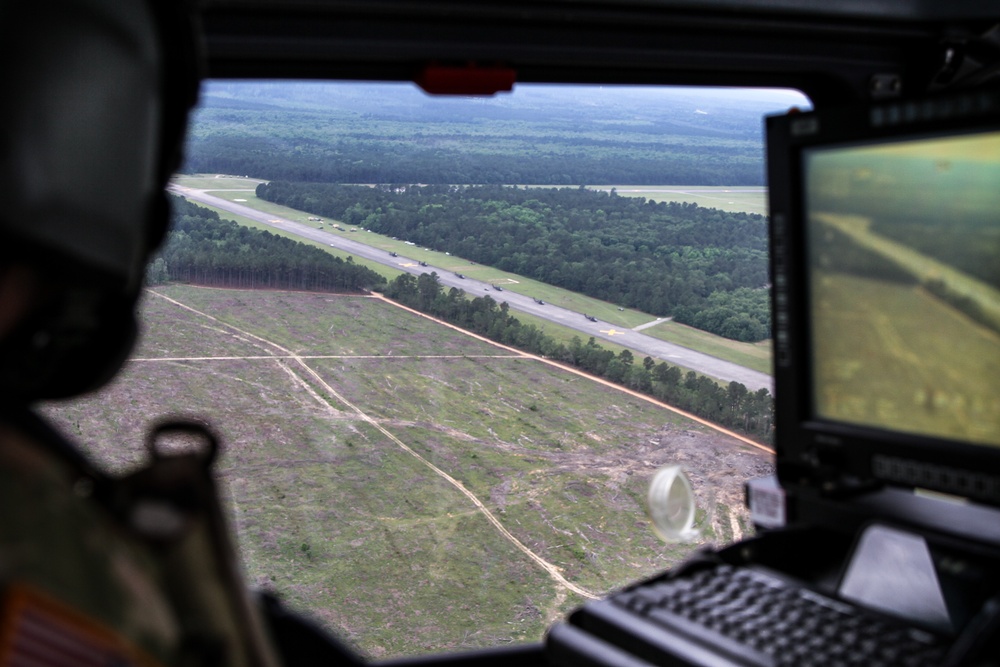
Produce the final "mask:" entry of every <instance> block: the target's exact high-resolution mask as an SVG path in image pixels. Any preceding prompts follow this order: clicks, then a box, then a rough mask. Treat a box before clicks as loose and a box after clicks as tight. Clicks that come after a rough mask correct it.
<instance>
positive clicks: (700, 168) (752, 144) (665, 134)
mask: <svg viewBox="0 0 1000 667" xmlns="http://www.w3.org/2000/svg"><path fill="white" fill-rule="evenodd" d="M783 99H784V98H776V97H775V93H774V92H771V93H770V94H769V96H768V97H767V98H766V99H765V98H763V97H760V96H755V95H754V94H753V93H752V92H749V91H740V92H735V91H729V92H724V91H710V90H705V89H701V90H698V91H697V92H692V91H691V90H690V89H683V88H676V89H664V88H659V89H656V88H635V87H633V88H623V87H610V86H609V87H604V88H600V87H590V88H583V87H572V88H570V87H559V86H519V87H518V89H517V90H516V91H515V93H514V94H512V95H498V96H496V97H492V98H462V97H459V98H455V97H429V96H427V95H424V94H423V93H421V92H420V91H418V90H416V89H415V88H414V87H412V86H405V85H404V86H400V85H398V84H397V85H388V84H347V83H344V84H330V83H305V82H299V83H295V84H288V83H268V82H210V83H208V84H206V86H205V88H204V90H203V93H202V104H201V106H200V108H199V110H198V112H197V114H196V117H195V121H196V122H195V123H194V126H193V127H192V130H191V133H190V138H189V142H188V147H187V151H186V154H187V162H186V164H185V166H184V170H185V171H187V172H189V173H225V174H241V175H249V176H253V177H256V178H262V179H267V180H284V181H312V182H325V183H437V184H456V183H457V184H486V183H493V184H515V183H516V184H522V185H523V184H532V185H581V184H613V183H621V184H625V183H627V184H634V185H640V184H650V185H663V184H675V185H681V184H687V185H762V184H763V182H764V159H763V149H762V143H763V142H762V129H761V128H762V123H761V118H762V116H763V115H764V114H766V113H768V112H773V111H783V110H785V109H787V108H788V106H789V105H790V104H800V103H801V102H800V101H801V100H802V99H803V98H801V96H798V97H797V98H795V99H796V101H794V102H789V103H784V102H783ZM790 99H791V98H790Z"/></svg>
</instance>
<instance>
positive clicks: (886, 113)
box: [766, 92, 1000, 507]
mask: <svg viewBox="0 0 1000 667" xmlns="http://www.w3.org/2000/svg"><path fill="white" fill-rule="evenodd" d="M766 130H767V155H768V182H769V202H770V223H771V281H772V305H773V316H774V322H773V329H774V380H775V446H776V450H777V472H778V477H779V479H780V480H781V482H782V484H783V485H784V486H786V487H789V486H799V487H809V488H814V489H816V490H818V491H819V492H821V493H825V494H845V493H848V494H849V493H852V492H863V491H867V490H871V489H874V488H878V487H880V486H883V485H888V486H894V487H900V488H906V489H926V490H929V491H934V492H940V493H946V494H951V495H954V496H959V497H962V498H967V499H970V500H973V501H976V502H979V503H983V504H987V505H991V506H996V507H1000V446H996V447H995V446H991V445H978V444H971V443H966V442H960V441H955V440H951V439H947V438H940V437H932V436H926V435H916V434H912V433H904V432H898V431H891V430H884V429H881V428H877V427H873V426H865V425H859V424H851V423H846V422H839V421H834V420H831V419H826V418H823V417H819V416H817V415H815V414H813V409H814V401H813V392H814V385H813V378H812V364H813V357H812V348H811V344H812V335H811V331H810V326H811V323H810V311H809V273H808V268H809V267H808V262H809V249H808V245H807V243H808V239H807V226H806V224H805V216H806V209H805V206H806V202H805V168H804V162H805V159H804V155H805V153H806V152H807V151H809V150H811V149H817V148H826V147H830V148H834V147H840V146H845V147H846V146H852V145H853V146H857V145H868V144H877V143H879V142H882V141H884V142H899V141H902V140H906V139H909V138H912V139H920V138H930V137H938V138H940V137H946V136H957V135H964V134H975V133H977V132H987V131H1000V95H998V94H996V93H992V92H974V93H968V94H966V95H963V96H959V97H941V98H930V99H924V100H901V101H896V102H891V103H886V104H881V105H876V106H870V107H853V108H845V109H824V110H819V111H814V112H808V113H790V114H786V115H782V116H773V117H769V118H767V119H766Z"/></svg>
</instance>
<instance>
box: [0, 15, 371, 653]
mask: <svg viewBox="0 0 1000 667" xmlns="http://www.w3.org/2000/svg"><path fill="white" fill-rule="evenodd" d="M185 4H186V3H184V2H179V1H170V2H167V1H164V2H158V1H155V0H150V1H148V2H145V1H143V0H130V1H129V2H122V1H121V0H53V1H52V2H47V3H37V2H35V3H33V2H29V1H27V0H0V90H3V92H4V103H3V104H2V105H0V516H2V517H3V519H2V520H0V664H3V665H6V664H15V663H20V662H22V661H24V662H26V664H45V665H62V664H66V665H76V664H116V665H175V664H176V665H261V666H265V665H276V664H280V663H281V662H287V663H288V664H305V663H304V662H303V659H304V656H305V655H306V651H309V650H312V649H316V648H322V649H323V650H326V651H328V652H327V659H328V660H329V658H330V657H334V658H338V657H339V659H341V661H346V662H356V661H357V660H356V658H355V657H354V656H353V655H351V654H350V653H349V652H347V651H343V650H341V649H340V648H339V647H338V646H337V645H336V644H335V643H331V642H329V641H328V640H326V638H325V637H322V636H320V634H319V633H317V632H316V631H314V630H313V629H312V628H311V627H310V626H308V624H304V623H301V622H299V621H297V620H296V619H295V618H294V617H292V616H290V615H289V614H287V613H285V612H283V611H282V610H281V608H280V606H277V605H276V604H275V603H273V602H272V603H270V604H269V605H266V606H262V605H260V604H257V603H256V602H255V601H254V599H252V598H251V597H250V596H249V595H247V593H246V590H245V588H244V587H243V585H242V580H241V579H240V577H239V570H238V568H237V567H236V566H235V562H234V561H235V560H236V559H235V558H234V553H233V551H232V549H231V548H230V547H229V542H228V534H227V531H225V529H224V526H222V524H221V520H220V516H221V513H220V512H219V511H218V506H217V502H216V500H215V494H214V487H213V486H212V480H211V475H210V474H209V473H208V464H209V463H210V462H211V458H212V455H213V454H214V451H215V449H214V447H215V445H214V438H213V437H212V436H211V434H210V433H209V432H207V431H205V430H203V429H199V428H196V427H194V426H192V425H191V424H180V425H176V424H175V425H172V426H167V427H164V428H165V429H170V428H174V429H180V430H182V431H197V432H198V433H197V435H199V436H201V437H203V439H205V440H206V441H207V445H206V446H205V447H204V448H203V450H202V451H200V452H196V453H194V454H192V455H185V456H176V457H173V458H172V459H170V460H167V459H166V458H162V459H159V460H157V461H156V462H155V464H153V465H151V466H149V467H148V468H147V469H145V470H142V471H140V472H138V473H136V474H134V475H132V476H130V477H129V478H125V479H112V478H110V477H108V476H107V475H105V474H103V473H102V472H101V471H99V470H98V469H96V468H95V467H94V466H93V465H91V464H90V463H89V462H88V461H87V460H86V459H85V457H84V456H82V455H81V454H80V453H79V452H78V451H77V450H76V449H75V448H74V447H73V446H72V445H71V444H70V443H68V442H67V441H66V440H65V439H64V438H63V437H62V436H61V435H60V434H58V433H56V432H55V431H54V430H53V429H52V428H50V427H49V426H48V425H47V424H46V423H45V422H44V421H43V420H41V419H40V418H39V417H37V416H36V415H35V414H34V413H33V412H32V410H31V405H32V404H33V403H34V402H36V401H38V400H42V399H52V398H62V397H70V396H75V395H78V394H80V393H82V392H85V391H88V390H91V389H94V388H97V387H99V386H101V385H102V384H103V383H105V382H106V381H107V380H108V379H110V378H111V377H112V376H113V375H114V374H115V373H116V372H117V371H118V370H119V368H120V367H121V365H122V363H123V362H124V360H125V358H126V357H127V355H128V353H129V351H130V349H131V346H132V343H133V340H134V338H135V332H136V323H135V309H136V302H137V298H138V295H139V292H140V288H141V286H142V279H143V275H144V272H145V265H146V262H147V260H148V259H149V257H150V255H151V254H152V253H153V252H154V250H155V249H156V247H157V246H158V244H159V243H160V241H161V240H162V239H163V237H164V234H165V231H166V227H167V218H168V210H167V209H168V206H167V200H166V196H165V192H164V188H165V186H166V184H167V180H168V178H169V177H170V175H171V174H172V173H173V171H174V169H175V168H177V166H178V165H179V162H180V152H181V145H182V141H183V137H184V132H185V128H186V123H187V116H188V112H189V111H190V109H191V108H192V106H193V105H194V103H195V100H196V97H197V90H198V81H199V79H198V75H197V62H198V59H197V57H196V54H197V49H196V48H195V47H196V34H197V33H196V31H195V30H194V28H193V25H194V21H193V13H192V12H190V11H188V10H187V8H186V7H185ZM155 458H156V457H154V459H155ZM275 646H278V647H279V649H280V650H275V648H274V647H275ZM282 647H283V649H282ZM329 650H332V651H333V653H329ZM296 651H298V652H297V653H296ZM282 653H283V658H284V660H283V659H282V655H280V654H282ZM327 664H330V663H329V661H328V662H327Z"/></svg>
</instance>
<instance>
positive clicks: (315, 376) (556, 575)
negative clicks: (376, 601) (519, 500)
mask: <svg viewBox="0 0 1000 667" xmlns="http://www.w3.org/2000/svg"><path fill="white" fill-rule="evenodd" d="M149 292H150V293H151V294H154V295H156V296H157V297H159V298H161V299H164V300H166V301H167V302H169V303H172V304H174V305H175V306H177V307H179V308H183V309H184V310H187V311H190V312H192V313H195V314H196V315H198V316H200V317H204V318H207V319H209V320H211V321H213V322H217V323H218V324H220V325H223V326H225V327H227V328H229V329H231V330H233V331H236V332H239V333H240V334H242V335H244V336H247V337H248V338H249V339H251V340H255V341H258V342H259V343H261V344H263V345H266V346H270V347H271V348H274V349H275V350H278V351H279V352H281V353H282V355H281V357H280V358H279V357H277V355H271V356H270V357H265V358H277V359H278V365H279V366H280V367H281V369H282V370H284V371H285V372H286V373H288V375H289V376H290V377H291V378H292V380H293V381H294V382H296V383H297V384H299V385H300V386H302V387H303V388H304V389H305V390H306V391H307V392H309V394H310V395H311V396H312V397H313V398H314V399H315V400H316V401H318V402H319V403H320V404H322V405H323V406H324V407H325V408H326V409H328V410H334V408H333V406H332V405H330V403H329V402H328V401H326V400H325V399H323V397H322V396H320V395H319V394H318V393H316V391H315V390H314V389H313V388H312V387H311V386H310V385H309V383H308V382H307V381H306V380H305V379H304V378H303V377H302V376H300V375H299V374H298V373H297V372H295V370H294V369H293V368H292V367H291V366H290V365H289V364H287V363H285V361H286V360H287V361H292V362H294V363H295V364H296V365H297V366H299V367H300V368H301V369H302V370H304V371H305V373H306V374H307V375H308V376H309V377H310V378H312V380H313V381H314V382H315V383H316V384H318V385H319V386H320V387H322V388H323V389H324V390H325V391H328V392H330V395H331V396H333V397H334V398H335V399H336V400H337V401H339V402H340V403H341V404H343V405H345V406H347V407H348V408H349V409H350V410H351V411H353V412H354V413H355V414H357V415H358V416H359V417H360V418H361V419H362V420H364V421H365V422H367V423H368V424H370V425H371V426H372V427H374V428H375V429H377V430H378V431H379V432H380V433H382V434H383V435H384V436H385V437H386V438H388V439H389V440H391V441H392V442H393V443H395V444H396V445H397V446H398V447H399V448H400V449H402V450H403V451H405V452H406V453H408V454H410V455H411V456H413V457H414V458H416V459H417V460H418V461H420V462H421V463H422V464H423V465H425V466H426V467H428V468H429V469H430V470H432V471H433V472H434V474H436V475H438V476H439V477H441V478H442V479H444V480H445V481H447V482H448V483H449V484H451V485H452V486H453V487H455V488H456V489H457V490H458V491H459V492H460V493H461V494H462V495H464V496H465V497H466V498H468V499H469V501H470V502H472V504H473V505H474V506H475V507H476V508H477V509H478V510H479V512H480V513H481V514H483V516H485V517H486V520H487V521H489V522H490V523H491V524H492V525H493V526H494V528H496V529H497V531H498V532H499V533H500V534H501V535H503V537H504V538H506V539H507V540H508V541H510V542H511V543H512V544H513V545H514V546H515V547H516V548H517V549H518V550H519V551H521V552H522V553H524V554H525V555H526V556H527V557H528V558H530V559H531V560H533V561H534V562H535V563H536V564H538V565H539V566H540V567H541V568H542V569H543V570H545V571H546V572H547V573H548V574H549V576H550V577H552V579H554V580H555V581H556V582H557V583H558V584H560V585H561V586H563V587H565V588H566V589H568V590H570V591H572V592H574V593H576V594H577V595H580V596H582V597H585V598H589V599H592V600H596V599H597V598H598V596H597V595H595V594H594V593H591V592H590V591H588V590H586V589H584V588H582V587H580V586H577V585H576V584H574V583H573V582H571V581H569V580H568V579H566V578H565V577H564V576H563V575H562V573H561V572H560V571H559V568H558V567H556V566H555V565H553V564H552V563H550V562H548V561H547V560H545V559H543V558H542V557H541V556H539V555H538V554H536V553H535V552H534V551H532V550H531V549H529V548H528V547H527V546H525V545H524V543H522V542H521V541H520V540H518V539H517V537H515V536H514V535H513V534H512V533H511V532H510V531H509V530H507V529H506V528H505V527H504V525H503V524H502V523H500V520H499V519H497V518H496V516H495V515H494V514H493V513H492V512H491V511H490V510H489V509H488V508H487V507H486V505H484V504H483V502H482V501H481V500H479V498H477V497H476V495H475V494H474V493H472V492H471V491H469V490H468V489H467V488H466V487H465V485H464V484H462V483H461V482H460V481H459V480H457V479H455V478H454V477H452V476H451V475H449V474H448V473H446V472H445V471H444V470H442V469H441V468H438V467H437V466H436V465H434V464H433V463H431V462H430V461H428V460H427V459H425V458H424V457H423V456H421V455H420V454H418V453H417V452H416V451H414V450H413V449H412V448H411V447H409V446H408V445H406V443H404V442H403V441H402V440H400V439H399V438H397V437H396V436H395V435H393V434H392V433H390V432H389V431H388V430H386V429H385V428H384V427H383V426H382V425H381V424H380V423H378V421H376V420H375V419H374V418H372V417H371V416H369V415H368V414H366V413H365V412H364V411H362V410H361V408H359V407H358V406H356V405H354V404H353V403H351V402H350V401H348V400H347V399H346V398H345V397H344V396H342V395H341V394H340V393H339V392H337V390H335V389H334V388H333V387H331V386H330V385H329V384H328V383H327V382H326V381H325V380H324V379H323V378H322V377H321V376H320V375H319V373H317V372H316V371H315V370H313V369H312V368H311V367H310V366H309V365H308V364H306V362H305V359H304V358H303V357H302V356H300V355H297V354H295V353H294V352H293V351H291V350H289V349H287V348H285V347H282V346H281V345H279V344H277V343H275V342H272V341H269V340H267V339H266V338H262V337H260V336H257V335H256V334H253V333H250V332H249V331H245V330H243V329H240V328H239V327H235V326H233V325H230V324H228V323H225V322H222V321H221V320H218V319H217V318H215V317H213V316H211V315H209V314H207V313H203V312H201V311H199V310H197V309H195V308H192V307H191V306H188V305H186V304H184V303H181V302H180V301H177V300H176V299H171V298H170V297H168V296H166V295H164V294H160V293H159V292H156V291H153V290H149ZM386 301H387V302H388V303H392V302H391V301H388V300H386ZM414 312H416V311H414ZM442 324H445V325H446V326H449V327H451V328H453V329H456V330H458V331H463V330H462V329H458V328H457V327H453V326H451V325H447V324H446V323H442ZM465 333H468V332H465ZM501 347H502V346H501ZM265 349H266V348H265ZM504 349H511V350H513V348H504ZM514 352H518V351H517V350H514ZM526 356H527V355H526Z"/></svg>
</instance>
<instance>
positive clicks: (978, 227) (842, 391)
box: [767, 93, 1000, 506]
mask: <svg viewBox="0 0 1000 667" xmlns="http://www.w3.org/2000/svg"><path fill="white" fill-rule="evenodd" d="M767 124H768V178H769V187H770V195H769V199H770V206H771V234H772V236H771V250H772V253H771V254H772V279H773V296H774V311H775V337H774V341H775V411H776V432H775V443H776V445H777V450H778V474H779V477H780V478H781V479H782V480H783V481H784V482H794V483H795V484H805V485H811V486H815V487H817V488H823V489H835V488H841V489H843V488H855V489H860V488H871V487H872V486H873V485H874V486H877V485H879V484H884V483H888V484H891V485H895V486H901V487H906V488H923V489H930V490H933V491H940V492H946V493H951V494H954V495H959V496H963V497H966V498H971V499H974V500H978V501H983V502H986V503H988V504H991V505H995V506H1000V261H998V260H1000V98H998V97H996V96H993V95H988V94H985V93H983V94H977V95H975V96H968V97H966V98H962V99H958V100H955V99H952V100H945V99H941V100H926V101H919V102H913V101H902V102H893V103H888V104H883V105H881V106H876V107H870V108H853V109H840V110H837V109H833V110H821V111H818V112H813V113H808V114H789V115H786V116H782V117H772V118H769V119H768V121H767Z"/></svg>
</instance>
